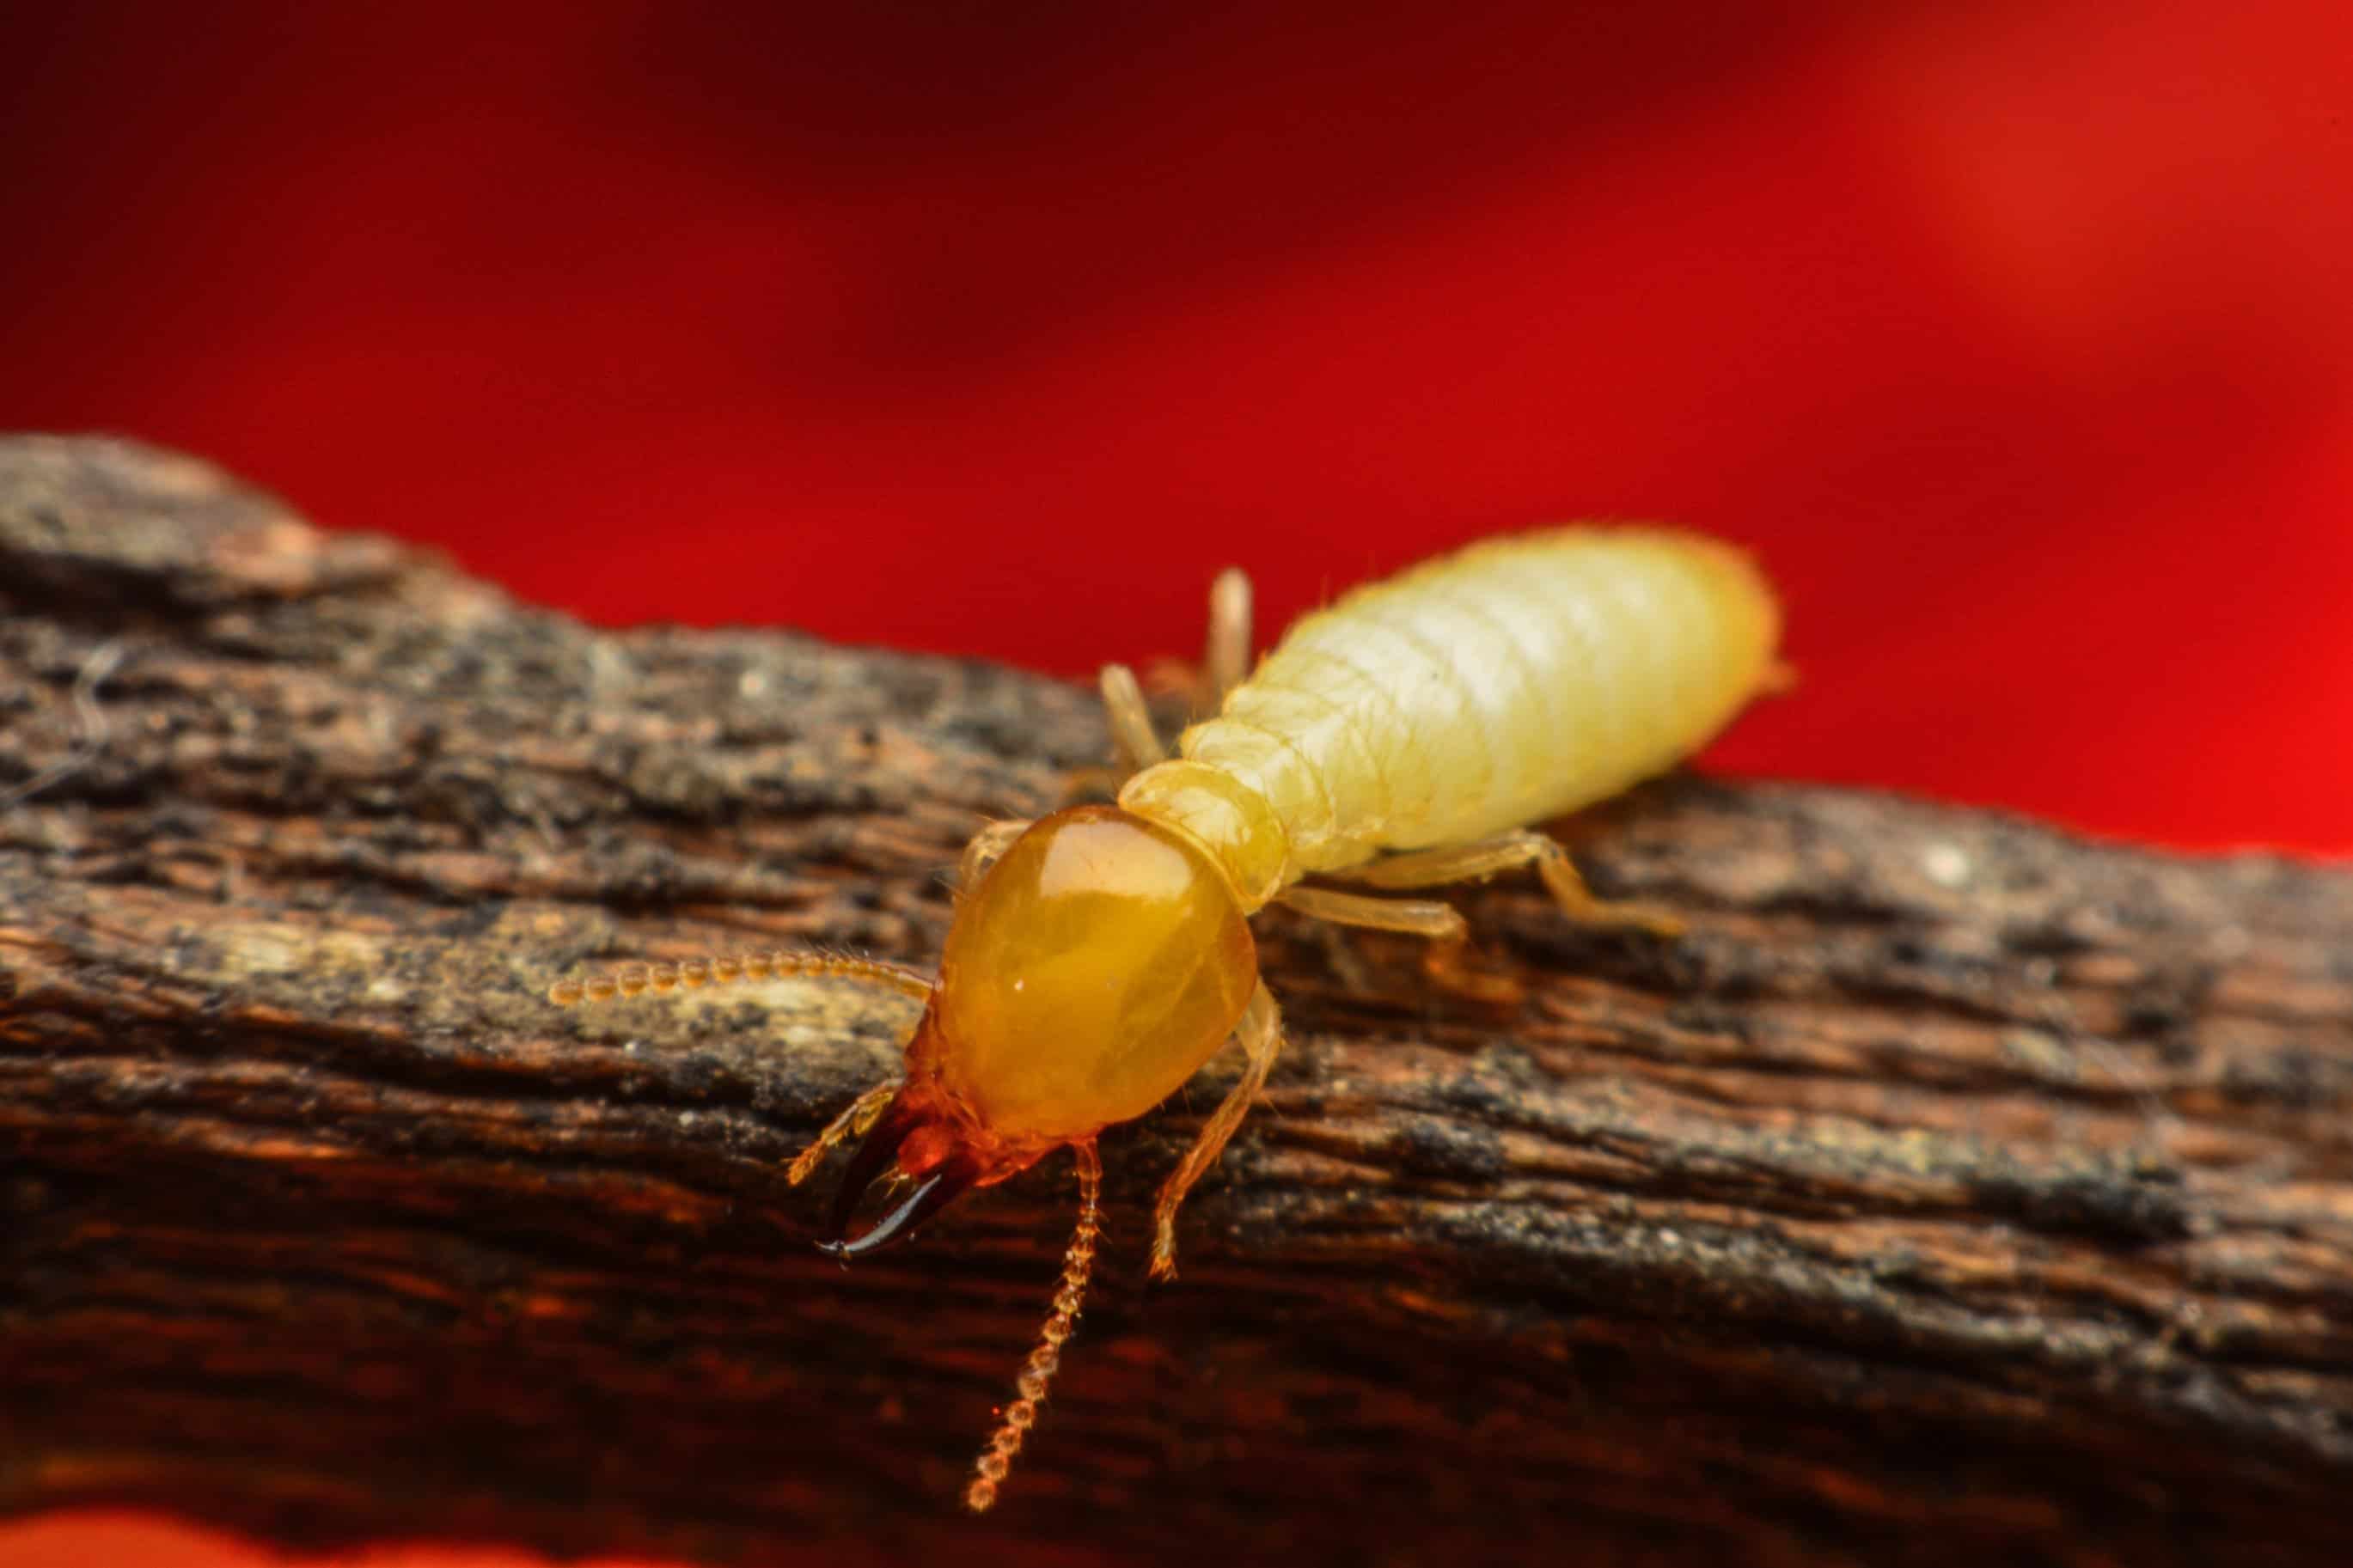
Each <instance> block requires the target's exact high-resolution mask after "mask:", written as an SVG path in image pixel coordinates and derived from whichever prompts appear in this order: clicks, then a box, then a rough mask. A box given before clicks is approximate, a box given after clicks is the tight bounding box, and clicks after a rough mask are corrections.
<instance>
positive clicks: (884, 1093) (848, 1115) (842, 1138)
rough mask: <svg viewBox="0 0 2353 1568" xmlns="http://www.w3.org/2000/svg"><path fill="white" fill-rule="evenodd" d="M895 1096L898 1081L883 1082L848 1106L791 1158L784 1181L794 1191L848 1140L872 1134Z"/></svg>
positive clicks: (886, 1080) (897, 1089) (887, 1080)
mask: <svg viewBox="0 0 2353 1568" xmlns="http://www.w3.org/2000/svg"><path fill="white" fill-rule="evenodd" d="M898 1092H899V1080H898V1079H895V1078H894V1079H884V1080H883V1081H882V1082H881V1083H878V1084H876V1085H875V1086H874V1087H873V1088H872V1089H868V1090H867V1091H866V1092H865V1093H864V1094H861V1095H860V1096H859V1097H858V1098H857V1099H856V1100H851V1101H850V1102H849V1109H848V1110H844V1111H843V1112H842V1113H841V1114H840V1115H839V1116H837V1117H835V1118H834V1119H833V1120H832V1121H828V1122H827V1123H826V1124H825V1131H822V1132H820V1133H818V1135H817V1141H816V1142H813V1143H811V1144H810V1145H809V1146H808V1147H807V1148H806V1149H804V1150H802V1151H801V1152H799V1153H798V1154H797V1155H796V1156H794V1159H793V1163H792V1164H791V1165H790V1166H789V1167H787V1168H786V1171H785V1180H786V1182H788V1183H790V1184H792V1185H794V1186H796V1187H797V1186H799V1185H800V1184H802V1183H803V1182H806V1181H807V1180H808V1178H809V1173H810V1172H812V1171H814V1170H816V1169H817V1168H818V1163H819V1162H820V1161H822V1160H823V1159H824V1158H825V1157H826V1155H827V1154H828V1152H831V1151H833V1150H835V1149H838V1148H839V1147H840V1146H841V1145H842V1144H844V1143H847V1142H849V1140H851V1139H852V1138H862V1137H864V1136H865V1135H866V1134H867V1132H869V1131H871V1130H872V1128H873V1126H874V1122H875V1119H876V1118H877V1117H880V1116H881V1114H882V1112H883V1110H884V1109H885V1108H886V1107H887V1106H889V1105H890V1103H891V1097H892V1095H894V1094H896V1093H898Z"/></svg>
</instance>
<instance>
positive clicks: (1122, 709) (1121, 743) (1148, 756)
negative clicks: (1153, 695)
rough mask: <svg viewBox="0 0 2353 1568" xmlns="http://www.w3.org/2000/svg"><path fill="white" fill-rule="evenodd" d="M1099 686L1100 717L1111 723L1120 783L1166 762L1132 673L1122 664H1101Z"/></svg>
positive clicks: (1142, 691)
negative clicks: (1101, 704)
mask: <svg viewBox="0 0 2353 1568" xmlns="http://www.w3.org/2000/svg"><path fill="white" fill-rule="evenodd" d="M1102 685H1103V717H1104V718H1105V719H1106V720H1107V721H1110V724H1111V739H1112V744H1113V745H1114V746H1116V747H1118V748H1119V761H1120V766H1121V769H1122V773H1121V776H1122V779H1123V781H1124V779H1125V777H1126V775H1127V774H1130V773H1142V772H1143V771H1144V770H1145V769H1146V768H1148V767H1150V766H1152V764H1153V763H1159V762H1166V760H1167V758H1168V752H1167V751H1166V748H1164V747H1163V746H1162V745H1161V744H1160V737H1159V735H1158V734H1157V733H1156V732H1155V731H1154V730H1153V728H1152V710H1151V709H1150V708H1149V707H1148V706H1146V705H1145V700H1144V688H1143V687H1141V686H1138V685H1137V684H1136V682H1135V671H1134V670H1132V669H1130V668H1127V666H1125V665H1124V664H1107V665H1104V666H1103V680H1102Z"/></svg>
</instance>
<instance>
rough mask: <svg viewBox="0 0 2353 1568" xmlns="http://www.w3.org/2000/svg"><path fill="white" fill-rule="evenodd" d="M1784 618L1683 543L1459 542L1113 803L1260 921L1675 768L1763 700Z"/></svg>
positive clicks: (1289, 642) (1718, 560)
mask: <svg viewBox="0 0 2353 1568" xmlns="http://www.w3.org/2000/svg"><path fill="white" fill-rule="evenodd" d="M1779 619H1780V617H1779V613H1778V609H1777V608H1776V606H1775V603H1774V599H1773V595H1772V591H1771V589H1770V588H1769V587H1768V585H1767V584H1766V582H1765V579H1764V577H1763V575H1762V574H1760V573H1759V572H1758V571H1757V568H1756V567H1755V566H1754V565H1753V564H1752V563H1751V562H1750V561H1749V559H1748V557H1747V556H1746V554H1744V553H1742V552H1740V551H1738V550H1736V549H1735V548H1733V547H1732V546H1730V545H1726V544H1724V543H1721V542H1717V541H1715V540H1711V539H1705V538H1701V537H1699V536H1696V535H1693V534H1684V533H1675V532H1671V531H1663V530H1649V529H1600V528H1565V529H1557V530H1552V531H1545V532H1541V533H1529V534H1522V535H1518V536H1515V537H1513V538H1507V539H1501V540H1495V541H1493V542H1487V543H1483V544H1477V545H1473V546H1472V547H1471V548H1470V549H1468V550H1464V551H1461V552H1459V553H1457V554H1454V555H1449V556H1445V557H1441V558H1440V559H1439V560H1436V561H1432V562H1429V563H1425V564H1423V565H1420V566H1418V567H1415V568H1414V569H1412V570H1411V571H1409V572H1406V573H1404V574H1401V575H1399V576H1397V577H1393V578H1391V579H1389V580H1388V581H1387V582H1384V583H1377V584H1372V585H1371V586H1368V587H1365V588H1359V589H1357V590H1356V592H1354V593H1351V594H1349V595H1345V597H1343V598H1342V599H1341V600H1340V601H1339V602H1338V603H1336V604H1335V605H1332V606H1331V607H1330V608H1329V609H1326V610H1324V611H1322V612H1320V613H1318V614H1315V615H1313V616H1308V617H1306V618H1305V619H1303V620H1302V621H1300V622H1299V623H1298V624H1297V625H1295V626H1293V627H1292V628H1291V630H1290V631H1289V633H1288V634H1286V635H1285V636H1284V637H1283V638H1282V643H1281V644H1280V645H1279V646H1278V647H1276V648H1275V649H1274V651H1273V652H1271V653H1270V654H1269V655H1268V656H1267V657H1266V658H1265V659H1264V660H1263V661H1262V662H1261V664H1260V665H1259V667H1258V668H1257V670H1256V671H1255V672H1254V673H1253V674H1252V675H1251V677H1250V679H1249V680H1247V681H1245V682H1244V683H1243V684H1241V685H1240V686H1239V687H1236V688H1235V689H1233V690H1232V691H1231V692H1229V693H1228V694H1227V697H1226V700H1225V703H1224V706H1223V708H1222V709H1221V710H1219V714H1218V716H1217V717H1216V718H1214V719H1210V720H1208V721H1206V722H1204V723H1199V724H1196V725H1194V726H1193V727H1192V728H1191V729H1189V730H1187V731H1185V734H1184V737H1183V739H1182V740H1181V741H1180V742H1178V752H1179V753H1180V755H1179V757H1178V758H1177V759H1176V760H1173V761H1170V762H1166V763H1160V764H1159V765H1157V766H1155V767H1152V768H1148V769H1146V770H1145V771H1144V772H1142V773H1137V774H1136V775H1135V776H1134V778H1132V779H1130V780H1129V781H1128V782H1127V784H1126V786H1125V787H1124V789H1122V790H1121V792H1120V797H1119V801H1120V805H1122V806H1123V807H1124V808H1125V809H1126V810H1128V811H1131V812H1134V814H1135V815H1137V816H1143V817H1145V818H1147V819H1150V820H1154V821H1158V822H1161V823H1164V824H1166V825H1167V826H1173V827H1176V828H1178V829H1180V830H1182V831H1185V832H1187V833H1189V834H1190V835H1191V836H1192V837H1194V838H1195V839H1196V840H1197V841H1198V842H1199V843H1201V844H1202V845H1203V846H1204V847H1206V848H1207V849H1208V851H1209V853H1210V855H1211V856H1212V858H1215V859H1216V860H1217V862H1218V863H1219V866H1220V868H1223V869H1224V870H1225V872H1226V874H1227V876H1228V877H1229V879H1231V880H1232V882H1233V885H1234V888H1235V889H1236V892H1237V893H1238V894H1239V895H1240V899H1241V900H1242V903H1243V907H1244V908H1245V909H1246V910H1257V909H1259V908H1261V907H1262V906H1263V905H1265V904H1266V903H1267V902H1269V901H1270V900H1272V899H1273V898H1274V897H1275V896H1276V895H1277V894H1279V893H1281V892H1282V891H1283V890H1284V889H1287V888H1289V887H1291V886H1292V885H1293V883H1295V882H1297V881H1298V880H1300V879H1302V878H1303V877H1306V876H1310V875H1313V874H1314V873H1317V872H1329V871H1341V870H1346V869H1348V868H1353V867H1357V866H1361V865H1363V864H1365V863H1366V861H1369V860H1371V859H1373V858H1376V857H1377V856H1379V855H1381V854H1383V853H1384V852H1386V851H1389V850H1398V849H1416V848H1422V847H1432V846H1440V845H1451V844H1464V843H1470V842H1472V841H1475V840H1478V839H1482V838H1485V837H1491V836H1493V835H1494V834H1497V833H1499V832H1502V831H1504V830H1506V829H1509V828H1514V827H1521V826H1527V825H1528V824H1531V823H1535V822H1541V821H1544V820H1545V819H1546V818H1548V817H1553V816H1560V815H1562V814H1564V813H1566V812H1570V811H1574V810H1576V809H1577V808H1578V807H1579V806H1583V805H1591V804H1593V803H1594V802H1596V801H1599V800H1604V799H1607V798H1608V797H1609V796H1610V795H1616V794H1618V793H1619V792H1620V791H1621V790H1623V789H1625V788H1627V787H1628V786H1629V785H1630V784H1636V783H1639V782H1640V781H1641V780H1643V779H1645V778H1648V777H1650V776H1651V775H1652V774H1655V773H1662V772H1663V771H1664V770H1666V769H1667V768H1670V767H1672V766H1673V765H1674V763H1676V762H1678V761H1680V760H1681V759H1682V758H1683V757H1685V756H1688V755H1689V754H1691V753H1692V752H1694V751H1696V750H1698V749H1699V747H1700V746H1702V745H1703V744H1704V743H1705V742H1707V741H1708V739H1709V738H1710V737H1712V736H1713V735H1714V734H1715V732H1716V731H1718V730H1719V729H1721V728H1723V726H1724V725H1725V722H1726V721H1729V720H1730V719H1731V718H1732V716H1733V715H1734V714H1735V713H1736V712H1737V711H1738V710H1739V709H1740V707H1741V706H1742V705H1743V704H1744V703H1746V701H1747V700H1749V699H1750V698H1751V697H1753V696H1755V695H1756V694H1757V690H1758V689H1760V688H1761V687H1762V686H1764V685H1765V684H1766V683H1767V680H1768V679H1769V678H1770V672H1771V670H1772V668H1773V654H1774V646H1775V643H1776V641H1777V639H1778V635H1779Z"/></svg>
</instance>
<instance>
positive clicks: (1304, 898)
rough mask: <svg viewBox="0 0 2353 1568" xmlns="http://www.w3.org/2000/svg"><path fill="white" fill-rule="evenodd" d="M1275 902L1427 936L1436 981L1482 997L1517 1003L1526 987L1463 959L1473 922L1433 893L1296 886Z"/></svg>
mask: <svg viewBox="0 0 2353 1568" xmlns="http://www.w3.org/2000/svg"><path fill="white" fill-rule="evenodd" d="M1275 902H1277V903H1279V904H1285V905H1288V906H1289V907H1290V908H1292V909H1294V910H1298V911H1299V912H1300V913H1302V914H1303V915H1312V916H1314V918H1315V919H1317V920H1319V921H1331V922H1332V923H1333V924H1335V925H1345V926H1362V927H1365V928H1366V930H1369V931H1404V932H1406V933H1407V934H1409V935H1411V936H1419V937H1426V938H1428V939H1429V942H1430V946H1429V948H1428V950H1427V951H1425V952H1424V953H1423V954H1422V960H1421V965H1422V968H1423V970H1424V971H1425V972H1426V973H1428V974H1429V976H1430V979H1431V981H1432V982H1434V983H1435V984H1439V985H1441V986H1443V987H1445V988H1446V989H1447V990H1449V991H1451V992H1454V993H1455V994H1458V995H1462V996H1468V997H1470V998H1472V1000H1474V1001H1479V1002H1497V1003H1506V1004H1508V1003H1513V1002H1517V1001H1518V1000H1520V998H1521V996H1522V994H1523V993H1522V991H1521V989H1520V986H1519V985H1518V984H1517V983H1515V982H1514V981H1511V980H1507V979H1505V978H1504V977H1503V976H1501V975H1495V974H1481V973H1478V972H1477V971H1476V970H1474V969H1472V968H1471V967H1470V966H1469V965H1467V964H1465V963H1463V962H1462V959H1463V955H1464V954H1465V953H1466V952H1469V950H1470V945H1471V927H1470V924H1469V923H1468V922H1467V921H1464V920H1463V918H1462V911H1461V910H1458V909H1456V908H1455V907H1454V906H1453V905H1451V904H1443V903H1440V902H1438V901H1437V900H1434V899H1375V898H1368V897H1366V895H1365V894H1363V893H1340V892H1335V891H1333V890H1332V889H1329V888H1292V889H1287V890H1285V891H1284V892H1283V893H1282V894H1281V895H1279V896H1278V897H1277V898H1276V900H1275Z"/></svg>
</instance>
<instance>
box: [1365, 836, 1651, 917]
mask: <svg viewBox="0 0 2353 1568" xmlns="http://www.w3.org/2000/svg"><path fill="white" fill-rule="evenodd" d="M1527 865H1534V866H1535V868H1536V874H1537V875H1538V876H1540V877H1542V878H1543V879H1544V885H1545V889H1546V891H1547V892H1549V893H1551V894H1552V898H1553V902H1555V903H1556V904H1558V905H1559V906H1560V909H1561V912H1562V913H1563V914H1565V915H1567V917H1568V918H1569V919H1570V920H1573V921H1577V923H1578V924H1579V925H1604V926H1638V927H1640V928H1641V929H1642V930H1644V931H1649V932H1650V933H1651V935H1653V936H1662V937H1676V936H1681V935H1682V934H1683V921H1680V920H1677V919H1676V918H1675V917H1674V916H1672V915H1671V914H1668V913H1666V912H1665V911H1663V910H1652V909H1646V908H1644V907H1643V906H1642V905H1641V904H1616V903H1610V902H1609V901H1608V900H1602V899H1597V898H1595V897H1594V896H1593V893H1592V890H1591V889H1588V888H1587V887H1586V885H1585V879H1584V878H1582V877H1580V876H1578V875H1577V863H1576V862H1575V861H1573V860H1571V859H1570V858H1568V851H1567V850H1566V849H1564V848H1562V847H1560V845H1559V843H1558V842H1557V841H1556V840H1555V839H1553V838H1551V837H1546V835H1544V834H1541V833H1537V832H1535V831H1533V830H1531V829H1527V828H1522V829H1521V830H1520V831H1518V832H1516V833H1505V834H1502V835H1500V836H1498V837H1493V838H1482V839H1480V840H1478V841H1477V842H1476V843H1472V844H1449V845H1447V846H1445V847H1441V848H1437V849H1416V850H1412V851H1409V852H1408V853H1406V854H1403V855H1392V856H1390V857H1389V858H1388V859H1386V860H1376V861H1374V862H1373V863H1372V864H1371V865H1369V866H1358V867H1355V868H1351V869H1349V870H1346V871H1343V872H1340V873H1337V874H1338V875H1340V876H1344V877H1345V878H1346V879H1348V880H1350V881H1352V882H1357V883H1361V884H1363V885H1364V886H1366V887H1367V888H1400V889H1402V888H1435V887H1440V886H1443V885H1445V884H1447V883H1450V882H1475V881H1478V880H1481V879H1484V878H1487V877H1493V876H1495V875H1497V874H1498V873H1500V872H1504V871H1515V870H1518V869H1519V868H1521V867H1523V866H1527Z"/></svg>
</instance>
